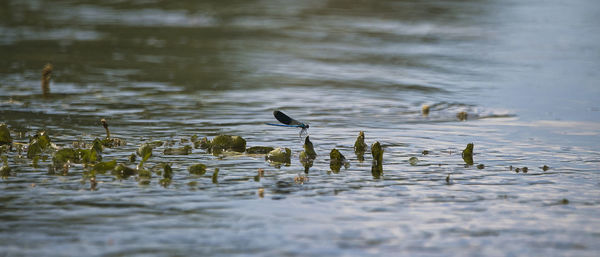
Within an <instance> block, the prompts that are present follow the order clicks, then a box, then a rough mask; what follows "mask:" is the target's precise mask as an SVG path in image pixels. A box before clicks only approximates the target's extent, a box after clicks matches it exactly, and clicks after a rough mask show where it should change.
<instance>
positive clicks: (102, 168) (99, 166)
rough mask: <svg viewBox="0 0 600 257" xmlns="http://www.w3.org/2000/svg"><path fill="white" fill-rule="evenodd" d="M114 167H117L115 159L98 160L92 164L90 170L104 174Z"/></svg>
mask: <svg viewBox="0 0 600 257" xmlns="http://www.w3.org/2000/svg"><path fill="white" fill-rule="evenodd" d="M115 167H117V160H112V161H106V162H99V163H96V164H95V165H94V166H93V168H92V172H93V173H94V174H96V173H100V174H104V173H106V172H107V171H109V170H114V169H115Z"/></svg>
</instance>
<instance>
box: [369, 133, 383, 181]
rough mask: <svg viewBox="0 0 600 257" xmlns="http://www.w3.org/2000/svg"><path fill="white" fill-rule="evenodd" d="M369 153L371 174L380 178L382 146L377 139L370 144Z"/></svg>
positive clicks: (381, 173) (381, 172)
mask: <svg viewBox="0 0 600 257" xmlns="http://www.w3.org/2000/svg"><path fill="white" fill-rule="evenodd" d="M371 155H373V163H372V164H371V174H372V175H373V178H380V177H381V176H382V175H383V147H381V144H380V143H379V141H376V142H375V143H373V145H371Z"/></svg>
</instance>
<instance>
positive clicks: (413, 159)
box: [408, 156, 419, 166]
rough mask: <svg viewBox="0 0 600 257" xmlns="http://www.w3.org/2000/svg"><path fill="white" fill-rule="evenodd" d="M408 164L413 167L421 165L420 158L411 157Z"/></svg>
mask: <svg viewBox="0 0 600 257" xmlns="http://www.w3.org/2000/svg"><path fill="white" fill-rule="evenodd" d="M408 163H409V164H410V165H412V166H415V165H417V164H418V163H419V158H417V157H414V156H413V157H410V158H408Z"/></svg>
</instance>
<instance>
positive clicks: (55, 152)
mask: <svg viewBox="0 0 600 257" xmlns="http://www.w3.org/2000/svg"><path fill="white" fill-rule="evenodd" d="M100 123H101V124H102V126H103V128H104V129H105V131H106V137H105V138H103V139H99V138H95V139H94V140H93V141H92V142H90V143H86V142H84V141H82V140H78V141H74V142H73V144H72V146H73V147H65V146H57V145H56V144H54V143H53V142H52V140H51V137H50V135H48V133H47V132H46V131H38V132H36V133H35V134H34V135H33V136H30V137H29V142H28V143H27V144H24V143H21V142H15V140H14V139H13V137H12V136H11V131H10V128H9V127H8V126H7V125H6V124H0V154H2V153H8V152H11V151H12V152H18V153H19V155H20V153H21V151H25V153H26V157H27V158H28V159H30V160H31V163H32V164H31V166H32V167H34V168H38V167H39V165H40V161H41V162H44V161H46V160H48V159H50V160H51V163H50V164H49V165H48V173H49V174H58V175H67V174H69V170H70V168H71V167H72V166H73V165H82V168H83V177H84V179H85V180H89V182H90V186H91V187H90V189H91V190H97V183H98V181H97V176H98V175H105V174H109V175H112V176H114V178H115V179H118V180H124V179H128V178H130V177H132V176H133V177H135V179H136V180H137V181H139V184H140V185H148V184H150V183H151V181H152V178H153V174H155V175H156V177H158V178H159V181H158V184H160V185H162V186H164V187H167V186H169V185H170V184H171V183H172V181H173V178H174V170H173V169H172V167H171V163H166V162H159V163H157V164H155V165H154V166H152V167H150V168H149V169H146V168H145V167H144V164H145V163H146V162H147V161H148V160H149V159H150V158H152V157H153V156H154V155H155V154H156V153H155V151H154V150H155V148H158V147H164V149H163V150H162V156H163V157H164V156H168V155H190V154H193V153H194V149H202V150H204V152H205V153H206V154H212V155H214V156H217V157H219V159H221V158H223V157H224V156H235V155H231V154H232V153H237V155H240V154H242V155H243V154H247V155H264V158H265V160H266V161H267V162H268V163H270V164H272V165H273V166H274V167H281V165H285V166H290V165H291V157H292V151H291V149H290V148H283V147H278V148H274V147H271V146H253V147H248V148H246V140H245V139H244V138H242V137H241V136H235V135H218V136H215V137H214V138H213V139H212V140H209V139H208V138H207V137H202V138H200V137H198V136H197V135H194V136H192V137H190V139H189V140H188V139H186V138H182V139H181V140H177V141H174V140H171V141H148V142H146V143H142V144H141V145H140V146H139V147H137V149H136V150H135V152H134V153H131V154H130V155H129V157H128V158H126V160H125V161H119V160H118V159H111V160H107V161H103V156H102V154H103V152H104V148H105V147H106V148H118V147H120V146H124V145H125V141H124V140H122V139H118V138H114V137H112V136H111V132H110V130H109V126H108V122H107V121H106V120H105V119H101V120H100ZM176 144H180V145H181V146H180V147H174V146H175V145H176ZM473 146H474V145H473V143H469V144H467V146H466V148H465V149H464V150H463V151H462V155H461V156H462V159H463V161H464V162H465V163H466V165H467V166H471V165H474V162H473ZM368 148H369V147H368V145H367V144H366V143H365V133H364V131H360V132H359V134H358V136H357V138H356V141H355V143H354V146H353V150H354V153H355V154H356V158H357V160H358V161H359V162H362V161H364V154H365V152H366V151H367V150H368ZM370 150H371V155H372V165H371V174H372V176H373V178H375V179H379V178H381V177H383V175H384V172H383V153H384V149H383V147H382V145H381V143H380V142H378V141H376V142H374V143H373V144H372V145H371V146H370ZM113 151H114V150H113ZM117 151H118V150H117ZM228 152H229V154H227V153H228ZM224 154H226V155H224ZM421 154H422V155H427V154H429V151H428V150H423V151H422V153H421ZM1 156H2V166H1V167H0V175H1V176H2V177H3V178H6V177H9V176H14V175H16V174H17V173H16V171H15V169H13V168H11V167H10V166H9V161H8V155H6V154H2V155H1ZM137 156H139V159H138V158H137ZM298 157H299V158H298V159H299V161H300V163H301V164H302V166H303V167H304V173H305V174H306V175H298V176H296V177H295V178H294V182H295V183H296V184H304V183H306V182H308V181H309V177H308V173H309V169H310V168H311V167H312V166H313V163H314V161H315V160H316V159H317V153H316V151H315V148H314V145H313V142H312V141H311V140H310V137H309V136H306V138H305V140H304V144H303V150H302V151H301V152H300V153H299V154H298ZM137 160H139V162H138V163H137V165H135V163H136V161H137ZM408 162H409V164H410V165H412V166H416V165H417V163H418V162H420V160H419V159H418V158H417V157H414V156H413V157H410V158H409V161H408ZM128 164H129V165H132V164H133V165H135V167H133V168H132V167H130V166H128ZM329 164H330V171H331V172H333V173H339V172H340V170H341V167H342V166H343V167H344V168H346V169H347V168H349V167H350V160H348V159H347V158H346V157H345V156H344V155H343V154H342V153H341V152H340V151H339V150H338V149H336V148H333V149H332V150H331V152H330V154H329ZM476 167H477V168H478V169H484V168H485V166H484V164H478V165H477V166H476ZM213 168H214V172H213V173H212V175H211V177H212V183H214V184H218V183H219V168H218V167H213ZM207 169H208V167H207V166H206V165H205V164H202V163H196V164H193V165H190V166H188V168H187V170H188V172H189V174H190V175H195V176H203V175H205V174H206V171H207ZM540 169H542V170H543V171H547V170H548V169H549V167H548V166H546V165H544V166H542V167H540ZM511 170H512V166H511ZM515 172H517V173H521V172H522V173H527V172H528V168H527V167H522V168H516V169H515ZM263 176H264V170H263V169H259V171H258V174H257V175H256V176H254V177H253V178H254V181H260V180H261V178H262V177H263ZM445 181H446V183H447V184H450V183H451V182H450V175H448V176H447V177H446V179H445ZM263 194H264V193H263Z"/></svg>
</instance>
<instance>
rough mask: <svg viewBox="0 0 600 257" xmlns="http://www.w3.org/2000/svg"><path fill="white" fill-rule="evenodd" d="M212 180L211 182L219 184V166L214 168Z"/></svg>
mask: <svg viewBox="0 0 600 257" xmlns="http://www.w3.org/2000/svg"><path fill="white" fill-rule="evenodd" d="M212 182H213V184H219V168H215V171H214V172H213V174H212Z"/></svg>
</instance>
